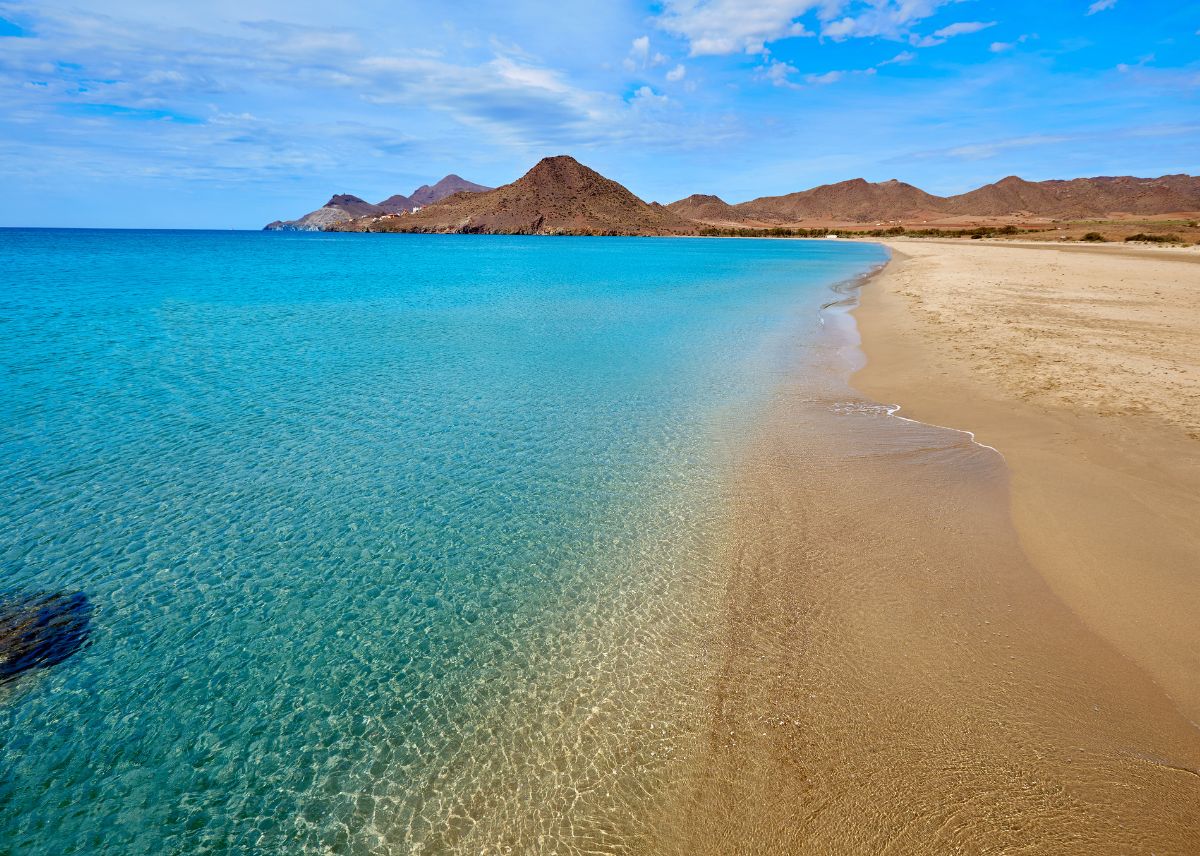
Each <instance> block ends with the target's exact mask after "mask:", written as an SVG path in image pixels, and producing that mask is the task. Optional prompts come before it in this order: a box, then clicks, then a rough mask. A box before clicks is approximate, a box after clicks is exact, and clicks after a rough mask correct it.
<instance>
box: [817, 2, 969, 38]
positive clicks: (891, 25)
mask: <svg viewBox="0 0 1200 856" xmlns="http://www.w3.org/2000/svg"><path fill="white" fill-rule="evenodd" d="M954 2H958V0H870V6H871V8H870V9H868V10H866V11H864V12H861V13H859V14H857V15H846V16H844V17H841V18H836V16H837V15H839V14H841V9H842V8H844V7H849V6H850V5H851V4H849V3H845V2H841V3H831V4H826V7H825V8H824V9H823V10H822V14H823V16H824V18H825V20H826V23H825V25H824V26H823V27H822V28H821V35H822V36H826V37H828V38H831V39H836V40H841V39H849V38H873V37H881V38H887V39H901V38H903V37H904V36H905V35H906V34H907V33H908V31H909V29H910V28H911V27H912V26H913V25H914V24H916V23H918V22H920V21H923V20H925V19H926V18H928V17H930V16H931V15H933V14H934V12H936V11H937V10H938V8H939V7H941V6H945V5H946V4H947V3H954ZM835 7H836V8H835Z"/></svg>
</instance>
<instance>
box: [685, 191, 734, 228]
mask: <svg viewBox="0 0 1200 856" xmlns="http://www.w3.org/2000/svg"><path fill="white" fill-rule="evenodd" d="M666 208H667V210H668V211H670V212H671V213H672V214H677V215H679V216H680V217H683V218H684V219H685V220H695V221H696V222H698V223H713V224H723V223H741V222H743V221H744V220H745V219H746V216H745V215H744V214H742V213H741V212H740V211H738V210H737V209H736V208H734V207H733V206H732V205H730V204H729V203H728V202H726V201H725V200H724V199H722V198H721V197H719V196H709V195H707V194H704V193H693V194H692V195H691V196H689V197H687V199H680V200H679V201H678V202H672V203H671V204H670V205H667V206H666Z"/></svg>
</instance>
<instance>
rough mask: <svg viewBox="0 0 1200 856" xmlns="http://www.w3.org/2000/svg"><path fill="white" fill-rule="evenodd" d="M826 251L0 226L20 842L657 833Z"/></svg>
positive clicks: (795, 245) (813, 319) (842, 252)
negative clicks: (23, 616) (782, 382)
mask: <svg viewBox="0 0 1200 856" xmlns="http://www.w3.org/2000/svg"><path fill="white" fill-rule="evenodd" d="M882 258H883V251H882V250H881V249H880V248H878V247H873V246H867V245H857V244H844V243H833V242H800V241H719V240H687V239H674V240H672V239H663V240H660V239H617V238H613V239H607V238H596V239H574V238H559V239H546V238H527V237H479V236H415V235H414V236H373V235H303V234H301V235H295V234H254V233H186V232H174V233H172V232H86V231H79V232H75V231H23V230H0V487H2V489H3V497H4V502H3V504H2V505H0V599H2V598H8V599H10V600H11V599H13V598H16V597H20V596H23V595H25V594H28V593H30V592H48V591H64V592H66V591H82V592H84V593H85V594H86V595H87V597H88V598H89V600H90V602H91V604H92V606H93V608H94V612H93V613H92V615H91V634H90V637H89V640H88V645H87V647H86V648H84V649H83V650H81V651H78V652H77V653H75V654H73V655H72V656H70V657H69V658H68V659H66V660H65V661H63V662H62V663H60V664H58V665H54V666H52V667H49V668H46V669H40V670H33V671H29V672H26V673H24V674H22V675H20V676H18V677H17V679H16V680H13V681H10V682H8V683H5V684H0V765H2V769H0V851H2V852H12V853H21V854H40V853H46V854H51V853H53V854H64V853H120V854H141V853H145V854H160V853H176V852H178V853H183V852H187V853H194V852H244V853H298V852H336V853H342V852H345V853H358V852H363V853H366V852H377V853H409V852H447V851H463V852H490V851H497V852H503V851H504V850H505V849H506V848H511V849H512V850H513V851H514V852H516V851H521V850H522V849H524V850H528V849H538V850H540V851H542V852H572V851H580V850H585V849H591V850H599V851H621V850H630V849H637V846H638V844H637V842H638V841H639V840H640V839H639V836H640V835H641V830H640V828H639V824H645V823H649V822H651V821H648V820H646V818H649V817H651V816H652V806H653V804H654V802H655V800H656V798H657V793H658V789H659V787H660V784H661V782H662V781H664V780H666V779H668V778H669V775H670V773H669V766H670V763H671V759H672V758H673V757H675V756H676V755H677V754H678V753H679V752H680V751H683V750H684V748H685V747H684V746H683V744H684V743H685V742H686V739H687V736H688V734H689V725H688V723H689V719H688V717H689V715H690V714H689V702H690V701H691V700H693V699H694V697H695V696H696V695H697V694H699V693H701V692H703V688H704V681H705V677H704V669H705V663H704V653H703V651H704V633H705V619H704V616H705V608H706V603H708V602H710V601H711V600H712V599H713V598H715V597H716V596H717V595H718V594H719V585H720V581H719V580H714V579H713V573H712V571H713V569H714V568H715V567H716V561H715V558H714V557H715V554H716V553H717V552H719V549H720V543H721V533H722V526H723V525H724V519H725V518H724V511H725V509H724V507H723V505H722V503H723V493H722V492H723V484H724V481H723V479H724V477H725V471H724V469H723V468H724V466H725V465H726V456H725V455H724V453H723V450H726V449H728V448H729V447H730V444H733V443H736V442H737V438H738V436H739V431H740V427H739V426H741V425H743V424H745V420H749V419H753V418H754V414H755V407H756V406H758V404H760V403H761V402H762V401H763V400H764V398H765V396H766V394H767V393H768V392H769V391H770V390H771V388H772V386H773V383H774V381H775V380H776V379H777V376H778V374H777V373H778V372H779V371H781V370H782V368H783V362H784V361H783V360H782V359H780V356H779V355H780V353H781V351H782V350H783V349H782V348H780V347H779V345H780V343H781V342H784V341H791V342H792V343H793V344H794V341H795V338H796V337H800V338H801V339H802V338H803V337H804V336H805V335H806V333H807V332H811V331H813V330H814V329H815V325H816V324H817V323H818V320H817V316H816V312H815V310H816V307H818V306H819V305H820V304H821V303H823V302H825V301H826V300H827V299H828V296H829V292H828V288H829V286H830V285H831V284H832V283H834V282H836V281H839V280H845V279H847V278H849V277H852V276H854V275H856V274H858V273H861V272H862V271H864V270H865V269H866V268H868V267H869V266H872V265H874V264H877V263H879V262H880V261H882Z"/></svg>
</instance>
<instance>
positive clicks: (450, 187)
mask: <svg viewBox="0 0 1200 856" xmlns="http://www.w3.org/2000/svg"><path fill="white" fill-rule="evenodd" d="M492 189H493V188H491V187H484V186H483V185H482V184H476V183H475V182H473V181H467V180H466V179H465V178H463V177H461V176H458V175H455V174H454V173H450V174H449V175H448V176H446V177H445V178H443V179H442V180H441V181H439V182H438V183H437V184H435V185H433V186H432V187H430V186H429V185H428V184H422V185H421V186H420V187H418V188H417V189H416V190H414V191H413V192H412V196H411V197H410V199H411V200H412V204H413V206H415V207H420V208H423V207H425V206H426V205H432V204H433V203H435V202H441V201H442V200H443V199H445V198H446V197H447V196H453V195H454V194H455V193H462V192H463V191H466V192H467V193H486V192H487V191H489V190H492ZM409 210H410V211H411V210H412V209H411V208H410V209H409Z"/></svg>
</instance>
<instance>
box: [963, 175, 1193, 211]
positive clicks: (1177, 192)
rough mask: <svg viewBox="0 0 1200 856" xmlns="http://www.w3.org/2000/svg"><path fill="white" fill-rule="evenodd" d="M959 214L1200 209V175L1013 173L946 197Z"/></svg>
mask: <svg viewBox="0 0 1200 856" xmlns="http://www.w3.org/2000/svg"><path fill="white" fill-rule="evenodd" d="M945 203H946V209H945V210H947V211H950V212H952V213H955V214H974V215H977V216H988V215H992V216H995V215H1005V214H1015V213H1027V214H1033V215H1038V216H1043V217H1100V216H1104V215H1106V214H1114V213H1118V212H1119V213H1125V214H1168V213H1171V212H1174V211H1200V178H1197V177H1195V176H1190V175H1164V176H1162V177H1160V178H1134V177H1133V176H1128V175H1123V176H1115V177H1110V176H1101V177H1099V178H1075V179H1071V180H1070V181H1025V180H1024V179H1021V178H1017V176H1015V175H1010V176H1009V177H1008V178H1004V179H1001V180H1000V181H997V182H996V183H995V184H988V185H985V186H984V187H981V188H979V189H978V190H972V191H971V192H970V193H963V194H961V195H959V196H951V197H949V198H947V199H946V200H945Z"/></svg>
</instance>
